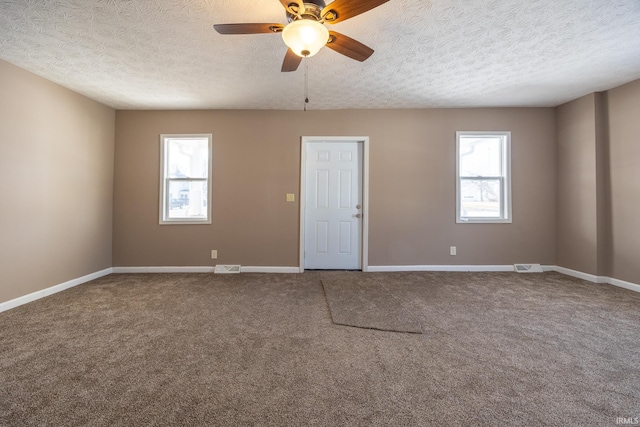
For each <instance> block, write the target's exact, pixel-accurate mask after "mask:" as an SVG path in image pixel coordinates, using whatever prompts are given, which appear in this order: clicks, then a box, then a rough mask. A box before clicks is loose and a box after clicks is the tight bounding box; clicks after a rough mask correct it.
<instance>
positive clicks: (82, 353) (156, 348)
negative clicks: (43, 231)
mask: <svg viewBox="0 0 640 427" xmlns="http://www.w3.org/2000/svg"><path fill="white" fill-rule="evenodd" d="M322 283H325V290H324V291H323V285H322ZM339 284H341V285H339ZM339 286H342V288H343V289H339ZM367 288H370V292H368V291H367ZM325 291H326V293H327V298H328V301H329V306H330V307H331V313H330V312H329V310H328V304H327V300H326V299H325V295H324V294H325ZM332 316H333V318H334V320H336V321H338V322H340V323H342V322H344V323H349V324H351V323H352V324H355V325H357V326H362V327H365V328H377V329H398V330H407V331H412V332H419V333H414V334H407V333H395V332H386V331H379V330H375V329H362V328H353V327H345V326H340V325H336V324H334V323H332V322H331V317H332ZM639 342H640V294H637V293H634V292H631V291H627V290H624V289H619V288H615V287H612V286H609V285H598V284H593V283H587V282H583V281H580V280H577V279H573V278H569V277H566V276H562V275H559V274H557V273H545V274H536V275H534V274H530V275H518V274H515V273H368V274H364V273H353V272H308V273H304V274H291V275H279V274H270V275H266V274H239V275H212V274H162V275H158V274H145V275H135V274H121V275H111V276H107V277H103V278H101V279H98V280H95V281H93V282H91V283H87V284H84V285H81V286H78V287H75V288H72V289H69V290H67V291H64V292H61V293H58V294H55V295H52V296H50V297H47V298H44V299H41V300H38V301H36V302H33V303H30V304H27V305H24V306H21V307H18V308H15V309H13V310H9V311H7V312H4V313H0V425H2V426H32V425H50V426H63V425H64V426H85V425H88V426H113V425H115V426H142V425H158V426H172V425H176V426H182V425H185V426H186V425H193V426H199V425H221V426H222V425H272V426H288V425H290V426H301V425H322V426H337V425H363V426H365V425H380V426H382V425H394V426H402V425H406V426H416V425H454V426H456V425H481V426H482V425H486V426H495V425H536V426H544V425H553V426H556V425H557V426H562V425H569V424H572V425H584V426H589V425H594V426H602V425H615V424H616V418H617V417H638V416H640V345H639V344H638V343H639Z"/></svg>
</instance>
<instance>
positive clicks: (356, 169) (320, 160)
mask: <svg viewBox="0 0 640 427" xmlns="http://www.w3.org/2000/svg"><path fill="white" fill-rule="evenodd" d="M301 148H302V149H301V154H302V155H301V186H300V189H301V195H300V249H301V251H300V271H304V269H305V268H307V269H345V270H364V271H366V270H367V250H366V248H367V240H368V239H367V238H368V236H367V235H368V221H367V220H368V218H367V214H366V211H367V206H368V197H367V196H368V192H367V185H366V184H367V181H368V180H367V178H368V168H367V166H368V138H363V137H303V138H302V147H301Z"/></svg>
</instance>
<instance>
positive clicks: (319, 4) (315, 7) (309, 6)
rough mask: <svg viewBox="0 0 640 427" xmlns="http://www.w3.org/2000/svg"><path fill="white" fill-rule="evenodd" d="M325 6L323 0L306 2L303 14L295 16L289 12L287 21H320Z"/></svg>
mask: <svg viewBox="0 0 640 427" xmlns="http://www.w3.org/2000/svg"><path fill="white" fill-rule="evenodd" d="M325 6H326V4H325V2H324V0H306V1H305V2H304V13H301V14H300V15H299V16H296V15H294V14H292V13H290V12H287V21H288V22H293V21H295V20H296V19H313V20H316V21H320V20H322V17H321V16H320V14H321V13H322V9H324V8H325Z"/></svg>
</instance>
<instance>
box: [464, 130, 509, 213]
mask: <svg viewBox="0 0 640 427" xmlns="http://www.w3.org/2000/svg"><path fill="white" fill-rule="evenodd" d="M467 136H471V137H474V136H475V137H482V136H484V137H494V138H495V137H499V138H501V140H502V147H501V148H502V150H501V151H502V153H501V162H502V165H501V166H502V167H501V170H502V175H500V176H476V177H461V176H460V139H461V137H467ZM464 179H469V180H471V179H474V180H486V181H495V180H498V181H499V182H500V204H501V206H500V217H499V218H487V217H470V216H463V215H462V212H461V207H462V200H461V199H460V198H461V197H462V194H461V183H462V181H463V180H464ZM512 222H513V217H512V197H511V132H510V131H457V132H456V223H458V224H507V223H512Z"/></svg>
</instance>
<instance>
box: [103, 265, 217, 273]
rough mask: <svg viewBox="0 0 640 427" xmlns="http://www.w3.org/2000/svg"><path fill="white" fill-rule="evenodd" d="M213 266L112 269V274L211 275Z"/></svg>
mask: <svg viewBox="0 0 640 427" xmlns="http://www.w3.org/2000/svg"><path fill="white" fill-rule="evenodd" d="M214 268H215V267H214V266H200V267H198V266H192V267H188V266H186V267H161V266H156V267H113V272H114V273H213V269H214Z"/></svg>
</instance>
